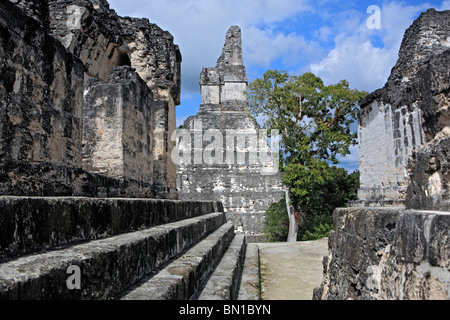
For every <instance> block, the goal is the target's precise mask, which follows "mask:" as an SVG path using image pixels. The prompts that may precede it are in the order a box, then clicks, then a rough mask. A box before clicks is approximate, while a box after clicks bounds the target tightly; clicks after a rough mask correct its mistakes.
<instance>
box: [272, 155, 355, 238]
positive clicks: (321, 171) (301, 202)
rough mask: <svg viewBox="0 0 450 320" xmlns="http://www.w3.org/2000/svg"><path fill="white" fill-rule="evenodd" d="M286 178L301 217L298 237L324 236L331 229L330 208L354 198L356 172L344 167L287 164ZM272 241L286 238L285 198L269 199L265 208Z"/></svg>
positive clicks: (344, 203) (342, 205)
mask: <svg viewBox="0 0 450 320" xmlns="http://www.w3.org/2000/svg"><path fill="white" fill-rule="evenodd" d="M284 178H285V179H291V180H290V181H287V182H288V183H291V182H292V185H293V187H292V188H291V194H292V197H293V199H292V202H293V203H294V207H295V210H296V211H297V212H301V213H302V216H303V219H302V224H301V226H300V228H299V231H298V234H297V239H298V240H302V241H306V240H317V239H321V238H323V237H327V236H328V234H329V233H330V231H331V230H332V229H333V212H334V210H335V209H336V208H342V207H346V206H347V205H348V202H349V201H351V200H356V198H357V190H358V188H359V172H357V171H356V172H352V173H350V174H348V173H347V171H346V170H345V169H342V168H337V167H332V166H329V165H328V164H327V163H324V162H319V163H318V165H317V166H316V167H313V168H310V167H305V166H289V168H288V169H287V170H286V175H285V176H284ZM264 232H265V233H266V234H267V235H268V237H269V239H270V240H271V241H275V242H277V241H286V239H287V236H288V232H289V219H288V214H287V210H286V199H282V200H280V201H279V202H275V203H272V204H271V205H270V206H269V208H268V210H267V211H266V220H265V230H264Z"/></svg>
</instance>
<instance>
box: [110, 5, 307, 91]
mask: <svg viewBox="0 0 450 320" xmlns="http://www.w3.org/2000/svg"><path fill="white" fill-rule="evenodd" d="M109 2H110V4H111V7H112V8H113V9H115V10H116V11H117V12H118V14H120V15H129V16H134V17H147V18H149V20H150V22H152V23H156V24H157V25H158V26H160V27H161V28H162V29H167V30H169V31H170V33H171V34H172V35H173V36H174V39H175V40H174V41H175V43H176V44H178V45H179V46H180V50H181V53H182V56H183V65H182V88H183V90H186V91H188V92H194V93H195V92H198V91H199V86H198V79H199V76H200V72H201V70H202V67H214V66H215V64H216V61H217V58H218V57H219V56H220V54H221V52H222V46H223V44H224V41H225V33H226V31H227V30H228V28H229V27H230V26H231V25H238V26H240V27H241V29H242V33H243V38H244V37H246V41H251V39H253V37H252V36H253V35H256V36H257V37H258V38H256V39H254V40H253V44H254V45H255V47H252V50H251V51H249V52H248V51H247V52H244V60H245V63H246V64H249V65H252V64H259V63H261V64H263V65H267V63H270V62H271V61H273V60H274V59H277V58H280V57H281V56H282V55H283V54H285V53H286V46H287V45H291V46H296V47H298V45H297V44H295V36H293V35H284V34H281V33H278V34H274V33H270V32H269V33H268V34H267V35H264V34H263V31H261V30H260V29H258V27H259V26H261V25H267V24H274V23H277V22H281V21H284V20H286V19H289V18H292V17H294V16H296V15H298V14H299V12H303V11H305V10H307V9H308V8H309V5H308V2H307V0H304V1H298V0H245V1H241V0H227V1H222V0H208V1H205V0H165V1H142V0H127V1H123V0H109ZM258 30H260V31H259V32H258ZM247 32H249V33H250V34H251V35H250V36H248V35H247ZM258 39H259V41H260V42H259V44H258ZM245 46H246V48H249V45H248V43H245ZM264 50H267V51H265V52H266V53H267V56H265V54H264ZM245 54H247V55H248V56H246V55H245ZM257 57H260V58H259V59H256V60H253V59H254V58H257Z"/></svg>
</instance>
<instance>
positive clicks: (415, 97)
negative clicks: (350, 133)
mask: <svg viewBox="0 0 450 320" xmlns="http://www.w3.org/2000/svg"><path fill="white" fill-rule="evenodd" d="M449 29H450V26H449V19H448V12H432V11H430V12H428V13H427V14H424V15H422V16H421V18H420V19H418V20H417V21H416V22H415V23H414V24H413V25H412V26H411V27H410V28H409V29H408V30H407V31H406V34H405V37H404V40H403V43H402V46H401V50H400V52H399V59H398V61H397V63H396V65H395V66H394V68H393V69H392V74H391V75H390V77H389V79H388V81H387V83H386V85H385V86H384V88H382V89H379V90H377V91H375V92H374V93H372V94H371V95H369V96H368V97H367V98H366V99H365V100H364V101H363V102H362V103H361V112H360V114H359V141H360V144H359V153H360V172H361V188H360V190H359V193H358V199H359V202H357V203H355V204H354V205H366V206H385V205H387V206H392V205H396V206H405V200H408V201H407V202H408V206H409V207H412V208H422V209H444V210H450V190H449V189H448V184H449V181H450V172H449V163H448V159H449V156H448V152H446V151H445V150H448V149H449V143H450V140H449V119H450V118H449V112H450V111H449V103H448V87H449V81H448V78H449V68H448V49H449V48H450V42H449V40H450V39H449ZM411 156H413V158H412V159H411V158H410V157H411ZM411 174H413V175H412V176H411ZM419 180H420V182H419ZM419 185H420V186H419Z"/></svg>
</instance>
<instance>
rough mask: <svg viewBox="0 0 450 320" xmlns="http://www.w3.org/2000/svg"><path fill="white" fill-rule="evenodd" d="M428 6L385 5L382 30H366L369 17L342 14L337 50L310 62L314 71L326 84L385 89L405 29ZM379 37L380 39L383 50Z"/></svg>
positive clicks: (338, 22) (367, 89)
mask: <svg viewBox="0 0 450 320" xmlns="http://www.w3.org/2000/svg"><path fill="white" fill-rule="evenodd" d="M428 7H429V5H428V4H424V5H418V6H411V5H405V4H404V3H397V2H385V3H384V4H383V5H382V6H381V30H369V29H368V28H367V25H366V21H367V19H368V17H369V15H362V14H361V13H359V14H358V13H355V12H349V13H348V14H344V15H342V16H341V19H337V20H336V22H335V23H336V29H335V30H337V34H336V36H335V47H334V48H333V49H332V50H331V51H330V52H329V54H328V56H327V57H325V58H324V59H323V60H322V61H320V62H318V63H311V64H310V68H311V71H312V72H313V73H315V74H316V75H318V76H320V77H322V78H323V79H324V81H325V82H326V83H336V82H338V81H339V80H342V79H346V80H348V81H349V82H350V85H351V86H352V87H354V88H357V89H360V90H366V91H369V92H370V91H373V90H376V89H378V88H381V87H383V86H384V84H385V82H386V80H387V78H388V77H389V74H390V71H391V69H392V67H393V66H394V64H395V62H396V61H397V58H398V50H399V49H400V44H401V41H402V39H403V35H404V32H405V30H406V29H407V28H408V27H409V26H410V25H411V23H412V22H413V20H414V19H415V18H416V16H417V15H418V13H419V12H420V11H421V10H424V9H426V8H428ZM376 38H378V39H381V41H382V43H383V46H382V47H381V48H380V46H378V45H377V44H376V43H375V40H374V39H376Z"/></svg>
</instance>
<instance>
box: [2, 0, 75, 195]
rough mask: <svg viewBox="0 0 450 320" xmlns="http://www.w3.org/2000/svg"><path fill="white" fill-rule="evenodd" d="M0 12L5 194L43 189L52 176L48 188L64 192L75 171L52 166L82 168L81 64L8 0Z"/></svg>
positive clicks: (4, 2) (68, 186)
mask: <svg viewBox="0 0 450 320" xmlns="http://www.w3.org/2000/svg"><path fill="white" fill-rule="evenodd" d="M0 12H1V13H2V14H1V15H0V30H1V31H0V70H1V71H0V72H1V74H2V76H1V77H0V167H1V170H0V175H1V177H2V178H1V181H2V187H1V189H2V192H3V193H16V192H20V191H22V192H24V193H26V192H40V191H42V190H41V187H42V183H44V181H45V179H49V180H51V179H52V176H54V177H55V181H57V180H59V181H58V183H56V184H49V185H48V186H47V188H48V189H54V190H55V192H65V191H66V190H67V189H71V186H70V182H69V180H70V179H71V177H70V176H71V173H70V172H67V171H66V172H65V173H64V174H63V173H62V172H61V171H64V169H61V170H56V169H55V170H54V171H52V170H51V169H49V167H51V166H53V167H55V166H65V167H71V168H73V169H74V170H76V169H80V168H81V160H82V145H81V143H82V116H83V80H84V66H83V63H82V62H81V61H80V60H79V59H78V58H76V57H75V56H73V55H72V54H70V53H69V52H67V51H66V49H65V48H64V47H63V46H62V45H61V43H60V42H59V41H57V40H55V39H53V38H52V37H51V36H49V35H47V34H46V33H45V32H43V31H42V28H41V27H40V25H39V24H38V23H37V22H36V21H35V20H34V19H32V18H29V17H28V16H26V15H25V14H23V13H22V11H21V10H19V9H18V8H17V7H16V6H15V5H13V4H12V3H10V2H9V1H2V2H1V3H0ZM33 165H39V166H41V169H42V170H43V172H45V175H44V176H45V178H44V179H43V180H44V181H41V182H37V181H35V177H34V175H35V174H36V172H33V169H32V168H31V167H32V166H33ZM44 167H45V168H47V169H43V168H44Z"/></svg>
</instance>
